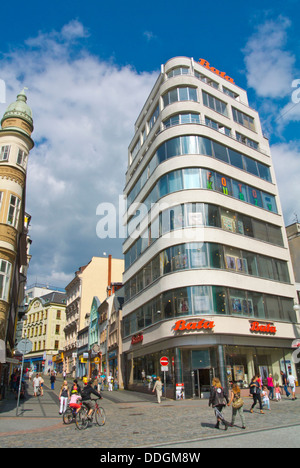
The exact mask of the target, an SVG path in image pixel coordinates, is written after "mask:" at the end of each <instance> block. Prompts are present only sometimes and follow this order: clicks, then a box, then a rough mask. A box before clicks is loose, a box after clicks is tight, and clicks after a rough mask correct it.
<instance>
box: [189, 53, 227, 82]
mask: <svg viewBox="0 0 300 468" xmlns="http://www.w3.org/2000/svg"><path fill="white" fill-rule="evenodd" d="M198 63H199V64H200V65H202V67H205V68H207V70H210V71H211V72H213V73H215V74H216V75H218V76H220V77H221V78H224V80H227V81H229V82H230V83H232V84H235V83H234V80H233V78H230V76H228V75H226V72H221V71H220V70H218V69H217V68H214V67H211V66H210V63H209V62H208V61H207V60H205V59H202V58H200V59H199V62H198Z"/></svg>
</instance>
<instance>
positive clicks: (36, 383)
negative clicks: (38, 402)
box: [33, 377, 41, 387]
mask: <svg viewBox="0 0 300 468" xmlns="http://www.w3.org/2000/svg"><path fill="white" fill-rule="evenodd" d="M40 383H41V377H34V379H33V385H34V386H35V387H39V386H40Z"/></svg>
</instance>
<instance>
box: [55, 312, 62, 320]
mask: <svg viewBox="0 0 300 468" xmlns="http://www.w3.org/2000/svg"><path fill="white" fill-rule="evenodd" d="M56 319H57V320H60V319H61V310H57V311H56Z"/></svg>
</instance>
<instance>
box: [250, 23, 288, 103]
mask: <svg viewBox="0 0 300 468" xmlns="http://www.w3.org/2000/svg"><path fill="white" fill-rule="evenodd" d="M290 26H291V22H290V20H289V19H287V18H284V17H279V18H278V19H277V20H276V21H275V20H269V21H266V22H265V23H264V24H261V25H259V26H258V28H257V30H256V32H255V33H254V34H253V35H252V36H251V37H250V38H249V40H248V42H247V44H246V46H245V48H244V51H243V52H244V53H245V64H246V73H247V81H248V86H249V87H251V88H254V90H255V91H256V93H257V95H258V96H262V97H269V98H275V99H281V98H282V97H284V96H287V95H288V94H290V89H291V83H292V80H293V67H294V64H295V57H294V56H293V54H292V53H291V52H289V51H288V50H285V46H286V42H287V32H288V29H289V27H290Z"/></svg>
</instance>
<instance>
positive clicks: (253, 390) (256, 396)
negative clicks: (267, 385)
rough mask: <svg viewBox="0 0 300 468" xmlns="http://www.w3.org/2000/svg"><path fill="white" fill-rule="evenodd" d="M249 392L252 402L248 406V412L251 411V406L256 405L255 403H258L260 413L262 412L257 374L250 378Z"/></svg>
mask: <svg viewBox="0 0 300 468" xmlns="http://www.w3.org/2000/svg"><path fill="white" fill-rule="evenodd" d="M250 394H251V395H252V396H253V404H252V406H251V408H250V413H253V408H254V407H255V406H256V404H257V403H259V409H260V412H261V414H264V412H263V410H262V401H261V395H260V384H259V382H258V377H257V375H256V376H255V377H253V378H252V380H251V383H250Z"/></svg>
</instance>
